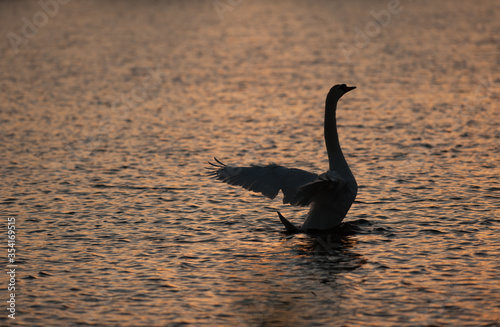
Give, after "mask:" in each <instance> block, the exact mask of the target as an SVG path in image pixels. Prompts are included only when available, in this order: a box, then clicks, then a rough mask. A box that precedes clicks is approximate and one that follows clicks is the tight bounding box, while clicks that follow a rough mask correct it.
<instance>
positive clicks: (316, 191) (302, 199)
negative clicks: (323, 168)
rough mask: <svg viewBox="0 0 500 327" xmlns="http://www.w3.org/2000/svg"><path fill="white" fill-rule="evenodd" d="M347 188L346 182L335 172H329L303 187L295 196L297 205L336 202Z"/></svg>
mask: <svg viewBox="0 0 500 327" xmlns="http://www.w3.org/2000/svg"><path fill="white" fill-rule="evenodd" d="M345 186H346V183H345V181H344V180H343V179H342V177H340V175H339V174H338V173H337V172H335V171H331V170H329V171H327V172H326V173H324V174H321V175H320V176H318V178H316V179H315V180H314V181H312V182H310V183H307V184H305V185H302V186H301V187H300V188H299V189H298V191H297V194H296V196H295V199H294V201H295V202H296V205H299V206H307V205H309V204H311V202H321V201H322V199H329V200H334V199H336V198H337V196H338V195H339V194H340V193H341V192H342V189H343V188H344V187H345Z"/></svg>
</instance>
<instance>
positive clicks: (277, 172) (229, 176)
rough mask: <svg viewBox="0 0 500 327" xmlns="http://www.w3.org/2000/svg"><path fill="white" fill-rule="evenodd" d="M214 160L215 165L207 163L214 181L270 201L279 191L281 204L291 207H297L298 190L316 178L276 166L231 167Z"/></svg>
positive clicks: (292, 169) (293, 169)
mask: <svg viewBox="0 0 500 327" xmlns="http://www.w3.org/2000/svg"><path fill="white" fill-rule="evenodd" d="M214 159H215V161H216V163H211V162H209V164H211V165H212V167H209V169H211V170H212V171H211V172H210V175H212V176H213V177H215V178H216V179H218V180H221V181H223V182H225V183H228V184H231V185H239V186H242V187H244V188H245V189H247V190H250V191H254V192H258V193H262V194H263V195H265V196H267V197H268V198H271V199H274V198H275V197H276V196H277V195H278V193H279V191H280V190H281V191H282V192H283V195H284V198H283V203H290V204H291V205H298V204H297V201H296V200H295V199H296V195H297V191H298V189H299V188H300V187H301V186H302V185H306V184H308V183H311V182H313V181H314V180H315V179H317V178H318V175H317V174H314V173H310V172H307V171H305V170H301V169H295V168H286V167H283V166H279V165H276V164H269V165H267V166H257V165H251V166H249V167H232V166H228V165H226V164H224V163H222V162H220V161H219V160H217V158H214ZM301 205H307V204H301Z"/></svg>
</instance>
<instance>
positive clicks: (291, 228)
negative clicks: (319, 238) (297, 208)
mask: <svg viewBox="0 0 500 327" xmlns="http://www.w3.org/2000/svg"><path fill="white" fill-rule="evenodd" d="M277 213H278V216H279V217H280V220H281V222H282V223H283V225H285V228H286V231H287V232H288V233H294V234H295V233H300V229H298V228H297V227H295V226H294V225H292V223H291V222H289V221H288V219H286V218H285V217H283V215H282V214H281V213H280V212H279V211H277Z"/></svg>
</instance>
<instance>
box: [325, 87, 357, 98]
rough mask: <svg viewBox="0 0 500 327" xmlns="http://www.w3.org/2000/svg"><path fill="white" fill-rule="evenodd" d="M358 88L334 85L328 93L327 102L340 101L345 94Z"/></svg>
mask: <svg viewBox="0 0 500 327" xmlns="http://www.w3.org/2000/svg"><path fill="white" fill-rule="evenodd" d="M355 88H356V86H347V85H345V84H337V85H334V86H333V87H332V88H331V89H330V92H328V95H327V97H326V101H327V102H330V101H335V102H336V101H338V100H339V99H340V98H341V97H342V96H343V95H344V94H346V93H347V92H349V91H351V90H354V89H355Z"/></svg>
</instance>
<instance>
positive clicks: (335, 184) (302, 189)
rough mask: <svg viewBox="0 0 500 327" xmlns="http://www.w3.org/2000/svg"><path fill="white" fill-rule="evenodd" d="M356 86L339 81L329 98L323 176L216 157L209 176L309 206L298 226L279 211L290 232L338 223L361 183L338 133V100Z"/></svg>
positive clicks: (331, 226)
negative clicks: (231, 163)
mask: <svg viewBox="0 0 500 327" xmlns="http://www.w3.org/2000/svg"><path fill="white" fill-rule="evenodd" d="M355 88H356V87H355V86H346V85H345V84H337V85H335V86H333V87H332V88H331V89H330V91H329V92H328V95H327V97H326V103H325V121H324V136H325V144H326V149H327V151H328V160H329V163H330V167H329V170H328V171H327V172H325V173H323V174H321V175H318V174H315V173H311V172H308V171H304V170H301V169H296V168H286V167H283V166H280V165H277V164H274V163H270V164H268V165H251V166H249V167H237V166H229V165H226V164H224V163H223V162H222V161H220V160H218V159H217V158H214V160H215V163H212V162H210V161H209V162H208V163H209V164H210V165H211V166H210V167H208V169H210V172H209V175H210V176H212V177H214V178H215V179H217V180H220V181H222V182H225V183H227V184H230V185H239V186H242V187H244V188H245V189H247V190H250V191H254V192H258V193H262V194H263V195H264V196H266V197H268V198H270V199H274V198H275V197H276V196H277V195H278V193H279V191H280V190H281V191H282V192H283V196H284V197H283V203H289V204H290V205H294V206H310V210H309V213H308V214H307V217H306V220H305V221H304V223H303V224H302V226H301V227H299V228H297V227H295V226H294V225H293V224H292V223H290V222H289V221H288V220H287V219H286V218H285V217H283V215H282V214H281V213H280V212H279V211H278V216H279V218H280V220H281V222H282V223H283V225H284V226H285V228H286V230H287V231H288V232H290V233H298V232H306V233H311V232H321V231H328V230H332V229H334V228H335V227H337V226H339V225H340V223H341V222H342V220H343V219H344V217H345V216H346V214H347V212H348V211H349V209H350V208H351V205H352V204H353V202H354V199H355V198H356V195H357V192H358V184H357V183H356V179H355V178H354V175H353V174H352V171H351V169H350V168H349V165H348V164H347V161H346V160H345V157H344V154H343V153H342V149H341V147H340V143H339V137H338V133H337V118H336V111H337V103H338V101H339V99H340V98H341V97H342V96H343V95H344V94H346V93H347V92H349V91H351V90H353V89H355Z"/></svg>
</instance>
